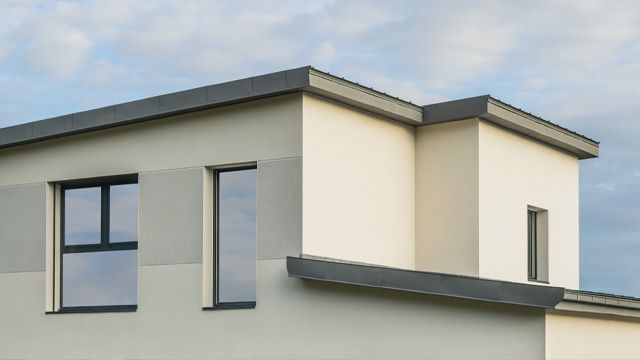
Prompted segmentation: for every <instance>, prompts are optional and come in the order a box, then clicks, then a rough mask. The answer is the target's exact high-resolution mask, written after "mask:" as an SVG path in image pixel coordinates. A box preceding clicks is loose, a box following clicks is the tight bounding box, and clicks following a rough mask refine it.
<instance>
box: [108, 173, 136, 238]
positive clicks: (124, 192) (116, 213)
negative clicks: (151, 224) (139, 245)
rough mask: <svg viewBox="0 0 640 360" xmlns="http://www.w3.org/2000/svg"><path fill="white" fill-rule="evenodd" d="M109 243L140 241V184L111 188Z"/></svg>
mask: <svg viewBox="0 0 640 360" xmlns="http://www.w3.org/2000/svg"><path fill="white" fill-rule="evenodd" d="M109 196H110V197H111V202H110V207H109V213H110V215H109V219H110V220H109V221H110V223H111V225H110V227H109V241H110V242H129V241H138V184H127V185H113V186H111V187H110V195H109Z"/></svg>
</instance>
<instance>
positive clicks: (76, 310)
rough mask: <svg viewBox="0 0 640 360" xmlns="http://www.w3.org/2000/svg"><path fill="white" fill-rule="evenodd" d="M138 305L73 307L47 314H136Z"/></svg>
mask: <svg viewBox="0 0 640 360" xmlns="http://www.w3.org/2000/svg"><path fill="white" fill-rule="evenodd" d="M137 310H138V305H118V306H73V307H66V308H62V309H60V310H58V311H47V312H45V314H83V313H108V312H136V311H137Z"/></svg>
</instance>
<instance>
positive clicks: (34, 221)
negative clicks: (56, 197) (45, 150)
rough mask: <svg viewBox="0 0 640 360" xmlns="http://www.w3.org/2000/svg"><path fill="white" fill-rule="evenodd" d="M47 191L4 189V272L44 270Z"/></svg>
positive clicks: (0, 233) (0, 263) (0, 235)
mask: <svg viewBox="0 0 640 360" xmlns="http://www.w3.org/2000/svg"><path fill="white" fill-rule="evenodd" d="M45 189H46V185H45V184H34V185H22V186H5V187H0V273H3V272H22V271H43V270H44V254H45V203H46V199H45Z"/></svg>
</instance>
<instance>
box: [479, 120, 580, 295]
mask: <svg viewBox="0 0 640 360" xmlns="http://www.w3.org/2000/svg"><path fill="white" fill-rule="evenodd" d="M479 168H480V172H479V189H480V193H479V219H480V220H479V224H480V225H479V249H480V252H479V275H480V276H482V277H487V278H492V279H503V280H510V281H517V282H527V281H528V279H527V206H528V205H531V206H535V207H538V208H542V209H546V210H548V227H549V228H548V237H549V283H550V284H551V285H556V286H563V287H567V288H572V289H577V288H578V287H579V239H578V231H579V230H578V226H579V225H578V221H579V220H578V217H579V214H578V202H579V199H578V191H579V188H578V187H579V184H578V159H577V158H576V157H575V156H573V155H569V154H568V153H565V152H563V151H560V150H557V149H555V148H552V147H550V146H548V145H545V144H542V143H539V142H537V141H535V140H532V139H530V138H527V137H524V136H521V135H518V134H516V133H514V132H511V131H507V130H504V129H503V128H500V127H498V126H495V125H493V124H491V123H488V122H485V121H480V123H479Z"/></svg>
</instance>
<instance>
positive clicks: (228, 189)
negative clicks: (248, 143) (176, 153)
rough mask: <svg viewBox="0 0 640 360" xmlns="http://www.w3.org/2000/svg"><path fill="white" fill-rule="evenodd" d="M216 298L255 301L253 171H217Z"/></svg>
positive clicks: (254, 189) (254, 173)
mask: <svg viewBox="0 0 640 360" xmlns="http://www.w3.org/2000/svg"><path fill="white" fill-rule="evenodd" d="M218 226H219V228H218V251H219V254H218V281H219V283H218V291H219V293H218V301H219V302H221V303H225V302H253V301H256V170H255V169H249V170H238V171H226V172H221V173H219V177H218Z"/></svg>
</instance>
